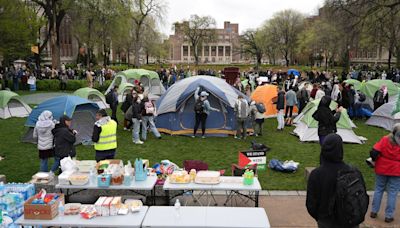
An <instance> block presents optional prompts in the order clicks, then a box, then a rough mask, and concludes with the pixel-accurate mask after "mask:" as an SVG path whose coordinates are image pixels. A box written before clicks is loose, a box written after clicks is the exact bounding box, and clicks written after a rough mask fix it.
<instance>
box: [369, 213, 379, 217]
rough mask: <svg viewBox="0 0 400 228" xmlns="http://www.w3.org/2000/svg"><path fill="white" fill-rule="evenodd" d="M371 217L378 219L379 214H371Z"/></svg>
mask: <svg viewBox="0 0 400 228" xmlns="http://www.w3.org/2000/svg"><path fill="white" fill-rule="evenodd" d="M369 217H371V218H376V217H378V214H377V213H375V212H371V214H369Z"/></svg>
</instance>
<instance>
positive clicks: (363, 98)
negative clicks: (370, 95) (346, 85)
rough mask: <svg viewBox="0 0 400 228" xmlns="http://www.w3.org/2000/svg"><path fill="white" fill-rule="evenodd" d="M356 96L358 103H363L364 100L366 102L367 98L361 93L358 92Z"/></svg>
mask: <svg viewBox="0 0 400 228" xmlns="http://www.w3.org/2000/svg"><path fill="white" fill-rule="evenodd" d="M358 96H359V98H358V101H360V102H364V101H365V100H367V96H365V94H364V93H362V92H358Z"/></svg>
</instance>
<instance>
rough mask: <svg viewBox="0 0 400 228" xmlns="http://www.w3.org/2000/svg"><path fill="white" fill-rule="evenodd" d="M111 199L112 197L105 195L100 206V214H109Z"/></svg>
mask: <svg viewBox="0 0 400 228" xmlns="http://www.w3.org/2000/svg"><path fill="white" fill-rule="evenodd" d="M112 200H113V197H107V198H106V199H105V200H104V202H103V206H102V207H101V208H102V210H101V215H102V216H110V204H111V201H112Z"/></svg>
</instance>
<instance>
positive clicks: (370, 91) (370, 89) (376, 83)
mask: <svg viewBox="0 0 400 228" xmlns="http://www.w3.org/2000/svg"><path fill="white" fill-rule="evenodd" d="M383 85H386V86H387V88H388V93H389V96H390V97H391V96H395V95H397V94H399V89H398V87H397V86H396V85H395V84H394V83H393V81H391V80H380V79H376V80H371V81H368V82H366V83H364V84H363V85H362V86H361V92H363V93H364V94H365V95H366V96H367V97H369V98H371V99H372V98H374V95H375V92H376V91H378V90H379V89H380V88H381V87H382V86H383Z"/></svg>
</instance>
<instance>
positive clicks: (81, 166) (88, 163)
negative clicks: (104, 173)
mask: <svg viewBox="0 0 400 228" xmlns="http://www.w3.org/2000/svg"><path fill="white" fill-rule="evenodd" d="M96 164H97V162H96V161H94V160H83V161H80V162H79V163H78V170H79V172H81V173H89V172H90V170H92V169H93V168H95V167H96Z"/></svg>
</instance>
